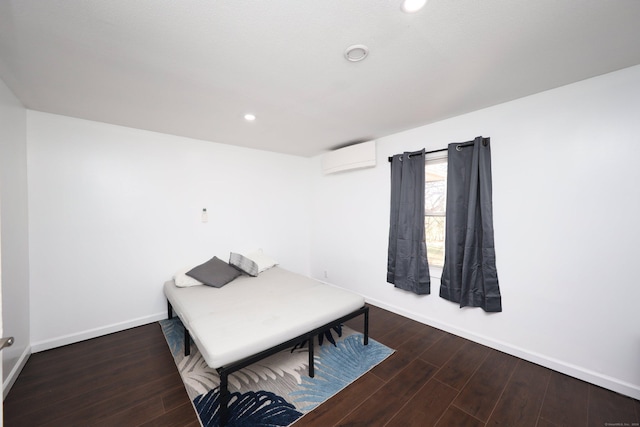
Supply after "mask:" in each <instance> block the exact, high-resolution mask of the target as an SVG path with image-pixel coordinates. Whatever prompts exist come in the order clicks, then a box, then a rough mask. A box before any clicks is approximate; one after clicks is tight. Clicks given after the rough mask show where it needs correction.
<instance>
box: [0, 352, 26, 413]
mask: <svg viewBox="0 0 640 427" xmlns="http://www.w3.org/2000/svg"><path fill="white" fill-rule="evenodd" d="M29 356H31V347H29V346H27V347H26V348H25V349H24V351H23V352H22V354H21V355H20V357H19V358H18V362H17V363H16V364H15V365H14V366H13V369H11V372H9V375H7V379H6V380H4V382H3V383H2V400H3V401H4V399H5V398H6V397H7V394H9V390H11V387H13V384H14V383H15V382H16V380H17V379H18V375H20V372H22V368H24V365H26V364H27V360H29ZM0 421H1V420H0Z"/></svg>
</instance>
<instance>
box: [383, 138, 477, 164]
mask: <svg viewBox="0 0 640 427" xmlns="http://www.w3.org/2000/svg"><path fill="white" fill-rule="evenodd" d="M474 142H475V141H469V142H464V143H462V144H458V145H456V150H458V151H461V150H462V148H463V147H469V146H470V145H473V143H474ZM487 142H489V138H482V145H484V146H485V147H486V146H487ZM447 150H449V148H440V149H438V150H432V151H427V152H425V153H424V154H433V153H440V152H442V151H447ZM416 154H418V153H416ZM412 155H413V153H411V154H409V157H411V156H412ZM391 160H393V156H391V157H389V163H391Z"/></svg>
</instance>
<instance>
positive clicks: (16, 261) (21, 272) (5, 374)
mask: <svg viewBox="0 0 640 427" xmlns="http://www.w3.org/2000/svg"><path fill="white" fill-rule="evenodd" d="M26 117H27V112H26V110H25V108H24V107H23V106H22V104H21V103H20V101H18V99H17V98H16V97H15V96H14V95H13V93H11V91H10V90H9V88H7V86H6V85H5V84H4V82H3V81H2V80H0V206H1V209H2V211H1V212H0V221H1V222H2V232H1V233H0V234H1V236H2V323H3V329H4V335H5V336H13V337H14V338H15V343H14V344H13V346H12V347H9V348H6V349H5V350H3V351H2V385H3V387H2V389H3V397H4V396H6V394H7V393H8V392H9V389H10V388H11V385H12V384H13V383H14V381H15V380H16V378H17V376H18V374H19V373H20V370H21V369H22V367H23V366H24V364H25V363H26V361H27V358H28V357H29V354H30V346H29V342H30V338H29V248H28V244H29V227H28V221H27V126H26Z"/></svg>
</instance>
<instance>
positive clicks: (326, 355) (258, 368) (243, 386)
mask: <svg viewBox="0 0 640 427" xmlns="http://www.w3.org/2000/svg"><path fill="white" fill-rule="evenodd" d="M160 325H161V326H162V331H163V332H164V336H165V338H166V339H167V344H168V345H169V348H170V349H171V353H172V354H173V358H174V360H175V362H176V366H177V367H178V370H179V371H180V376H181V377H182V381H183V382H184V385H185V388H186V390H187V394H188V395H189V398H190V399H191V401H192V402H193V405H194V407H195V409H196V412H197V413H198V417H199V418H200V422H201V423H202V425H203V426H205V427H209V426H218V423H219V422H218V410H219V402H218V398H219V384H220V377H219V376H218V373H217V372H216V371H215V369H211V368H210V367H209V366H207V364H206V362H205V361H204V359H203V358H202V356H201V354H200V352H199V351H198V350H197V347H196V346H195V345H194V344H193V343H192V345H191V355H190V356H186V357H185V356H184V344H183V343H184V341H183V340H184V327H183V326H182V323H181V322H180V319H178V318H173V319H167V320H161V321H160ZM323 338H324V339H323V340H322V345H320V346H318V345H316V348H315V354H314V357H315V377H314V378H310V377H309V376H308V364H309V353H308V349H307V346H302V347H301V346H296V347H295V348H293V349H290V350H283V351H281V352H280V353H276V354H274V355H273V356H270V357H267V358H265V359H263V360H261V361H259V362H257V363H255V364H253V365H251V366H248V367H246V368H244V369H241V370H239V371H237V372H235V373H233V374H231V375H229V392H230V394H231V401H230V403H229V412H230V417H229V422H228V424H227V425H228V426H230V427H231V426H252V427H255V426H288V425H291V424H293V423H294V422H295V421H296V420H298V419H299V418H300V417H302V416H303V415H304V414H306V413H307V412H309V411H311V410H312V409H314V408H315V407H317V406H318V405H320V404H321V403H322V402H324V401H326V400H327V399H329V398H330V397H331V396H333V395H335V394H336V393H338V392H339V391H340V390H342V389H343V388H345V387H346V386H347V385H349V384H351V383H352V382H353V381H355V380H356V379H358V378H359V377H361V376H362V375H364V374H365V373H366V372H367V371H369V370H370V369H371V368H373V367H374V366H376V365H378V364H379V363H380V362H382V361H383V360H385V359H386V358H387V357H389V356H390V355H391V354H392V353H393V350H392V349H390V348H388V347H386V346H384V345H382V344H380V343H378V342H376V341H375V340H372V339H371V338H369V345H366V346H365V345H364V344H363V339H364V338H363V335H362V334H360V333H357V332H354V331H353V330H351V329H349V328H347V327H346V326H342V327H340V328H336V329H335V330H332V331H330V332H327V333H326V334H325V336H324V337H323Z"/></svg>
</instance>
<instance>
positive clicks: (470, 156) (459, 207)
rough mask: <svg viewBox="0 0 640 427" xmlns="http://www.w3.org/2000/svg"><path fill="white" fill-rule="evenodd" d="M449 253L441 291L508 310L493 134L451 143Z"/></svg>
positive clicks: (487, 308) (443, 294) (451, 297)
mask: <svg viewBox="0 0 640 427" xmlns="http://www.w3.org/2000/svg"><path fill="white" fill-rule="evenodd" d="M448 155H449V159H448V172H447V175H448V178H447V217H446V221H447V222H446V240H445V259H444V267H443V271H442V279H441V286H440V296H441V297H442V298H445V299H447V300H449V301H453V302H457V303H459V304H460V307H466V306H470V307H482V308H483V309H484V310H485V311H488V312H496V311H502V299H501V296H500V288H499V286H498V273H497V271H496V256H495V248H494V242H493V207H492V202H491V197H492V196H491V192H492V190H491V146H490V144H489V138H482V137H478V138H476V139H475V140H474V141H471V142H468V143H454V144H449V146H448Z"/></svg>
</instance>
